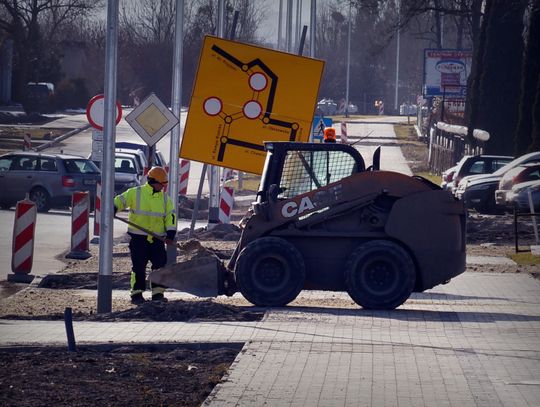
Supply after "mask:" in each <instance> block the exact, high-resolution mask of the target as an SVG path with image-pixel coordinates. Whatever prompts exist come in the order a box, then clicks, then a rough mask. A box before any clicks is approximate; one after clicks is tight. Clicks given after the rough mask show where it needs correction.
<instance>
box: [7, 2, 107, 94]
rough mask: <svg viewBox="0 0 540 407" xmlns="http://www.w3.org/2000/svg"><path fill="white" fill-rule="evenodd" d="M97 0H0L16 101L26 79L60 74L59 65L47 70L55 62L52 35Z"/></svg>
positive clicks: (84, 14) (81, 14)
mask: <svg viewBox="0 0 540 407" xmlns="http://www.w3.org/2000/svg"><path fill="white" fill-rule="evenodd" d="M100 3H101V1H100V0H98V1H96V0H0V29H1V30H2V31H3V32H4V33H5V35H6V38H10V39H12V40H13V45H14V58H13V68H14V75H13V85H14V86H13V96H14V99H15V100H19V101H22V99H23V97H24V86H25V84H26V83H27V82H28V81H29V80H48V79H51V78H50V77H42V74H41V72H42V71H43V72H46V76H50V75H54V74H55V73H56V75H59V74H60V72H59V68H58V66H56V67H55V68H53V69H50V72H47V69H46V68H47V66H48V65H50V64H51V63H52V64H54V63H55V58H54V57H55V55H54V54H55V53H54V49H53V48H54V40H55V34H56V33H57V31H58V29H59V28H60V27H61V26H62V25H63V24H65V23H66V22H70V21H73V20H76V19H78V18H81V17H83V16H86V15H88V14H89V13H90V12H91V11H92V10H94V9H95V8H96V7H97V6H99V5H100ZM51 56H52V58H51ZM56 64H57V60H56ZM55 79H58V78H55Z"/></svg>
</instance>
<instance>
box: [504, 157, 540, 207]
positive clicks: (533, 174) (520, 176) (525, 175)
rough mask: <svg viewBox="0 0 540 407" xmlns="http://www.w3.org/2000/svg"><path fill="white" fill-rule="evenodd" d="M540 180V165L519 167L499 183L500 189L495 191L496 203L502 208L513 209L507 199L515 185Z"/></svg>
mask: <svg viewBox="0 0 540 407" xmlns="http://www.w3.org/2000/svg"><path fill="white" fill-rule="evenodd" d="M536 180H540V164H535V163H529V164H524V165H518V166H517V167H515V168H512V169H511V170H510V171H508V172H507V173H506V174H504V175H503V176H502V178H501V180H500V181H499V188H498V189H497V190H496V191H495V203H496V205H497V206H499V207H501V208H509V207H512V205H511V202H510V201H509V200H508V199H507V195H508V194H509V193H510V191H511V190H512V188H513V186H514V185H517V184H521V183H523V182H528V181H536Z"/></svg>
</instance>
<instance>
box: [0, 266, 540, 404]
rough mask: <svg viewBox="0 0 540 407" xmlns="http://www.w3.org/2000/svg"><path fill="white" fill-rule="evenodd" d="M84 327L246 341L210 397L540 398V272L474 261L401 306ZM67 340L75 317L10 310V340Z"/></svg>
mask: <svg viewBox="0 0 540 407" xmlns="http://www.w3.org/2000/svg"><path fill="white" fill-rule="evenodd" d="M301 295H303V296H306V297H313V298H331V297H332V296H333V297H334V298H335V297H336V296H337V297H340V296H344V298H346V295H345V294H341V293H324V292H304V293H302V294H301ZM75 335H76V338H77V341H78V342H79V343H96V342H99V343H103V342H119V343H122V342H154V343H155V342H241V343H244V344H245V345H244V348H243V350H242V352H241V353H240V354H239V355H238V357H237V358H236V360H235V362H234V363H233V365H232V366H231V369H230V371H229V374H228V377H227V378H226V380H225V381H223V382H222V383H221V384H219V385H218V386H217V387H216V388H215V389H214V391H213V392H212V394H211V395H210V396H209V397H208V399H207V400H206V402H205V405H208V406H261V405H268V406H400V407H401V406H459V407H461V406H490V407H491V406H540V284H539V283H538V281H537V280H534V279H533V278H531V277H530V276H528V275H519V274H484V273H466V274H464V275H461V276H459V277H457V278H455V279H453V280H452V281H451V282H450V283H449V284H447V285H445V286H438V287H435V288H434V289H432V290H429V291H427V292H425V293H420V294H414V295H413V296H412V297H411V299H410V300H409V301H407V302H406V303H405V304H404V305H403V306H402V307H400V308H399V309H398V310H395V311H366V310H362V309H360V308H358V309H343V308H323V307H320V308H303V307H286V308H278V309H272V310H269V311H268V312H267V313H266V315H265V318H264V319H263V320H262V321H260V322H214V323H208V322H205V323H182V322H166V323H165V322H163V323H161V322H154V323H148V322H114V323H104V322H76V323H75ZM65 342H66V339H65V330H64V324H63V322H59V321H56V322H45V321H8V320H2V321H0V345H2V346H7V345H14V344H26V345H28V344H65Z"/></svg>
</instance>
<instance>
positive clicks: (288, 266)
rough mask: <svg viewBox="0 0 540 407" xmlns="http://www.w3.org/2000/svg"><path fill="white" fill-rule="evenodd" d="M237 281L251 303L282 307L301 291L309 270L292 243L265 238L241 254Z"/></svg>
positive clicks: (239, 288) (255, 242) (252, 243)
mask: <svg viewBox="0 0 540 407" xmlns="http://www.w3.org/2000/svg"><path fill="white" fill-rule="evenodd" d="M235 278H236V285H237V287H238V290H239V291H240V292H241V293H242V295H243V296H244V297H245V298H246V299H247V300H248V301H249V302H251V303H252V304H255V305H257V306H260V307H282V306H285V305H287V304H288V303H289V302H291V301H293V300H294V299H295V298H296V297H297V296H298V294H299V293H300V291H302V288H303V287H304V282H305V279H306V268H305V265H304V259H303V258H302V255H301V254H300V252H299V251H298V250H297V249H296V248H295V247H294V246H293V245H291V244H290V243H289V242H287V241H286V240H284V239H281V238H279V237H262V238H260V239H257V240H255V241H253V242H251V243H250V244H248V245H247V246H246V247H245V248H244V249H243V250H242V251H241V252H240V255H239V256H238V261H237V263H236V268H235Z"/></svg>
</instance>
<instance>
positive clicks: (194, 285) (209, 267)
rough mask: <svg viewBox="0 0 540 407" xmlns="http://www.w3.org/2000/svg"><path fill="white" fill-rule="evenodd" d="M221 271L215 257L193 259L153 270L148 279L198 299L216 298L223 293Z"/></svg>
mask: <svg viewBox="0 0 540 407" xmlns="http://www.w3.org/2000/svg"><path fill="white" fill-rule="evenodd" d="M223 269H224V267H223V265H222V263H221V261H220V260H219V259H218V258H217V257H208V256H206V257H194V258H192V259H191V260H188V261H185V262H182V263H175V264H170V265H168V266H165V267H162V268H160V269H158V270H155V271H153V272H151V273H150V275H149V277H148V278H149V279H150V281H151V282H152V283H154V284H161V285H163V286H165V287H169V288H174V289H176V290H179V291H183V292H186V293H189V294H193V295H196V296H198V297H216V296H218V295H219V294H221V293H222V291H223V290H222V286H223V275H222V270H223Z"/></svg>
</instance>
